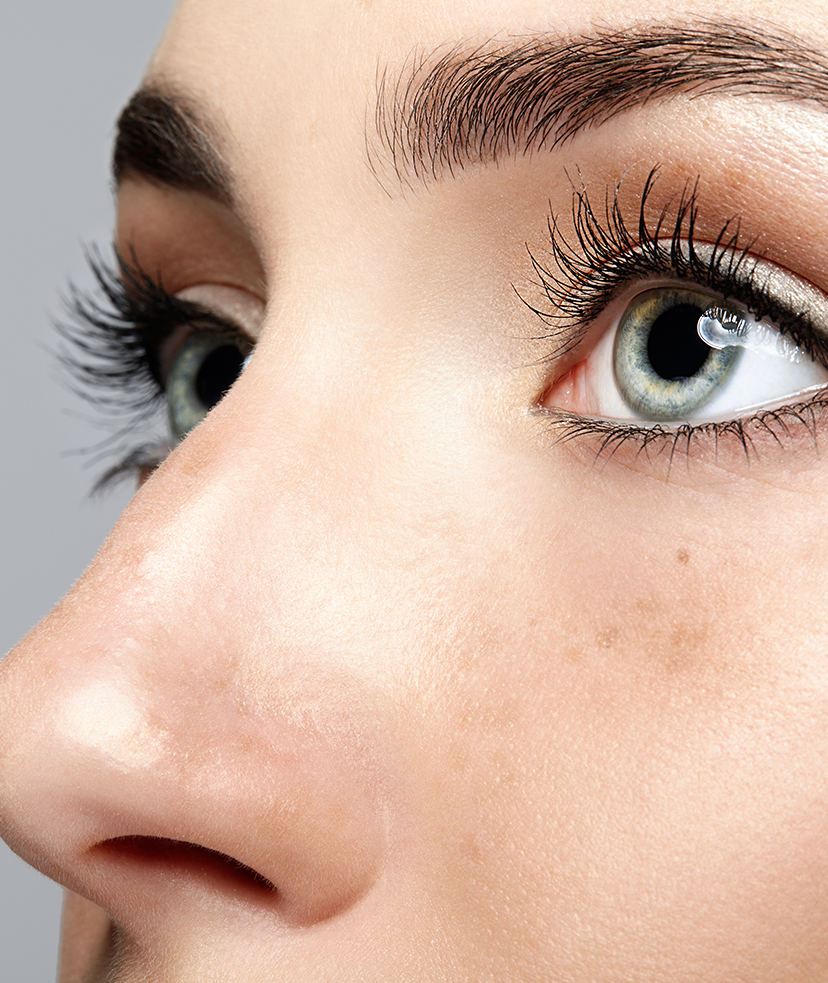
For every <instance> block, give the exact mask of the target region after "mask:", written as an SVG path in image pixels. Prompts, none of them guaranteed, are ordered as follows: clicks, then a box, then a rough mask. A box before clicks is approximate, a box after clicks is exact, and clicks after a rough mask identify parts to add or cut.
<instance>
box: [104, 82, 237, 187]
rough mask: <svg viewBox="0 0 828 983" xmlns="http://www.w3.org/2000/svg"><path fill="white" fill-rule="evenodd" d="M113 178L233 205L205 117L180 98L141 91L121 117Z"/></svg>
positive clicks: (146, 89)
mask: <svg viewBox="0 0 828 983" xmlns="http://www.w3.org/2000/svg"><path fill="white" fill-rule="evenodd" d="M112 173H113V177H114V179H115V184H116V186H117V185H118V184H120V183H121V181H122V180H123V179H124V178H125V177H127V176H128V175H130V174H139V175H141V176H142V177H144V178H146V179H148V180H150V181H154V182H157V183H161V184H165V185H168V186H170V187H174V188H182V189H184V190H187V191H199V192H201V193H202V194H205V195H207V196H208V197H210V198H214V199H216V200H218V201H221V202H224V203H229V202H230V201H231V199H232V188H231V182H230V179H229V176H228V174H227V171H226V169H225V166H224V164H223V162H222V159H221V155H220V153H219V151H218V149H217V141H216V140H215V138H214V137H213V135H212V133H211V129H210V127H209V125H208V123H207V120H206V117H205V116H202V115H201V114H200V113H198V112H197V110H196V109H194V108H193V107H192V106H191V105H190V104H189V103H188V102H187V100H185V99H184V98H182V97H181V96H180V95H174V94H173V93H172V92H167V91H162V90H161V89H160V88H159V87H158V86H156V85H150V86H145V87H142V88H140V89H139V90H138V91H137V92H136V93H135V95H133V96H132V98H131V99H130V100H129V102H128V103H127V104H126V106H125V107H124V109H123V110H122V112H121V115H120V116H119V117H118V123H117V131H116V137H115V147H114V150H113V153H112Z"/></svg>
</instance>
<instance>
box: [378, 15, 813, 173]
mask: <svg viewBox="0 0 828 983" xmlns="http://www.w3.org/2000/svg"><path fill="white" fill-rule="evenodd" d="M722 91H725V92H731V93H738V94H743V95H744V94H750V95H755V94H758V95H763V96H767V97H771V98H779V99H782V100H786V101H790V102H803V101H804V102H809V103H813V104H816V105H817V106H819V107H820V108H822V109H826V108H828V61H826V59H825V57H824V56H823V55H821V54H820V53H819V52H818V51H815V50H812V49H810V48H808V47H807V46H806V45H805V44H804V43H803V42H802V41H801V40H799V39H797V38H795V37H794V36H792V35H787V34H784V33H782V32H774V33H772V34H771V33H766V32H763V31H761V30H759V29H756V28H746V27H743V26H739V25H735V24H728V23H724V24H713V23H707V22H697V23H693V24H690V25H688V26H686V27H682V26H678V27H675V26H673V27H662V26H648V27H637V28H631V29H626V30H623V31H604V32H597V33H594V34H589V35H587V34H584V35H581V36H577V37H568V38H567V37H555V36H533V37H530V38H518V39H515V40H510V41H508V42H489V43H488V44H486V45H482V46H478V47H476V48H469V47H468V46H459V47H455V48H452V49H451V50H449V51H448V52H447V53H444V54H442V55H432V56H429V57H420V58H416V57H415V58H413V59H411V60H410V61H409V63H408V64H407V65H406V66H405V67H404V69H403V71H402V72H400V73H399V74H397V75H396V76H394V77H392V76H391V73H390V72H389V71H388V70H387V69H386V70H385V71H384V72H382V73H381V74H380V76H379V78H378V97H377V104H376V111H375V124H376V131H377V134H378V136H379V148H380V152H379V154H377V152H376V151H375V150H374V149H373V146H372V141H371V140H370V139H369V140H368V141H367V144H368V151H369V159H370V163H371V166H372V169H373V170H374V173H375V174H376V175H377V176H378V177H380V174H379V171H380V167H379V166H378V165H379V164H380V158H385V162H386V163H388V162H390V165H391V167H392V168H393V170H394V171H395V172H396V175H397V177H398V178H399V179H400V181H401V182H403V183H410V178H411V176H412V175H413V176H414V177H415V178H417V179H419V180H420V181H428V180H431V179H437V178H439V177H440V176H441V174H443V173H444V172H446V171H447V172H449V174H453V173H454V172H455V171H456V170H459V169H463V168H464V167H465V166H467V165H469V164H474V163H487V162H495V161H496V160H497V159H498V158H499V157H501V156H502V155H504V154H517V153H529V152H531V151H533V150H537V149H541V148H550V147H558V146H560V145H561V144H564V143H565V142H567V141H569V140H571V139H572V138H573V137H574V136H575V135H576V134H577V133H579V132H581V131H582V130H585V129H587V128H589V127H594V126H597V125H599V124H601V123H604V122H606V121H607V120H610V119H612V118H613V117H615V116H618V115H619V114H620V113H624V112H627V111H629V110H631V109H633V108H635V107H639V106H643V105H646V104H647V103H649V102H651V101H652V100H654V99H665V98H669V97H671V96H674V95H676V94H678V93H686V94H689V95H690V96H691V97H692V96H700V95H703V94H706V93H709V92H722Z"/></svg>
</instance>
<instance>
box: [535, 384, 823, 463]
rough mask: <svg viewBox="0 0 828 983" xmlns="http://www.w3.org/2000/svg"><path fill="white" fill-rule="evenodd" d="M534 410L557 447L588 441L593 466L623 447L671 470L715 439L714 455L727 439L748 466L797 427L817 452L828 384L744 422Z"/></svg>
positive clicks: (783, 442) (786, 440)
mask: <svg viewBox="0 0 828 983" xmlns="http://www.w3.org/2000/svg"><path fill="white" fill-rule="evenodd" d="M535 413H536V414H538V415H539V416H541V417H543V418H545V419H546V420H547V421H548V428H549V432H550V434H551V436H552V443H553V445H555V444H566V443H568V442H570V441H576V440H577V441H580V442H586V443H587V444H588V445H589V446H590V447H591V448H592V449H593V454H594V456H593V463H595V464H600V463H605V462H608V461H609V460H611V459H612V458H613V457H615V456H616V455H617V454H619V453H620V452H621V451H622V450H623V451H624V452H627V451H632V453H633V456H634V457H635V458H639V457H645V458H646V459H647V461H649V462H652V461H654V460H660V461H662V462H666V465H667V471H668V474H669V471H670V470H671V469H672V467H673V466H674V464H675V462H676V460H677V459H681V458H684V461H685V464H686V465H688V464H689V462H690V450H691V446H695V445H696V444H698V443H699V442H700V441H707V442H708V443H712V446H713V450H714V453H716V454H718V452H719V450H720V449H721V446H722V445H723V443H724V442H725V441H727V442H728V443H729V444H730V445H732V446H735V447H736V448H737V449H738V450H739V451H741V452H742V453H743V454H744V457H745V460H746V461H747V463H748V464H749V463H750V462H751V461H752V460H754V459H758V458H759V457H761V456H762V454H763V453H764V446H760V445H764V444H767V443H768V442H771V444H772V446H774V447H780V448H781V447H784V446H785V445H786V444H790V443H792V442H793V441H794V440H796V439H797V436H798V434H797V433H796V432H795V431H799V432H802V431H804V432H805V433H806V434H807V436H808V437H809V439H810V440H811V442H812V443H813V446H814V448H815V449H817V450H818V428H819V426H820V424H822V423H824V422H825V420H826V418H828V387H826V388H825V389H822V390H820V391H819V392H817V393H816V394H815V395H814V396H812V397H811V398H810V399H808V400H806V401H804V402H799V403H792V404H791V405H789V406H781V407H777V408H775V409H767V410H761V411H759V412H758V413H754V414H753V415H752V416H749V417H746V418H745V419H742V420H727V421H722V422H715V421H714V422H709V423H702V424H696V425H692V424H682V425H681V426H679V427H664V426H661V425H654V426H648V427H643V426H639V425H637V424H628V423H619V422H618V421H614V420H600V419H593V418H590V417H583V416H578V415H577V414H574V413H567V412H564V411H560V410H554V409H547V408H543V407H538V408H537V409H536V410H535Z"/></svg>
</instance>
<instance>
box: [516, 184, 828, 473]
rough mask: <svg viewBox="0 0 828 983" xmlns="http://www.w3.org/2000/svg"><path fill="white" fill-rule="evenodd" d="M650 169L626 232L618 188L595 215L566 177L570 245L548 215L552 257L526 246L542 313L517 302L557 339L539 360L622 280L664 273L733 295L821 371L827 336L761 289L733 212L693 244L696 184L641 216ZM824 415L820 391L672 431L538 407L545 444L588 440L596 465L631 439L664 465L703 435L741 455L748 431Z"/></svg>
mask: <svg viewBox="0 0 828 983" xmlns="http://www.w3.org/2000/svg"><path fill="white" fill-rule="evenodd" d="M658 171H659V168H658V167H654V168H653V169H652V170H651V171H650V173H649V174H648V175H647V179H646V181H645V184H644V188H643V191H642V193H641V196H640V205H639V209H638V220H637V223H636V226H635V228H634V230H633V229H631V228H630V227H629V226H628V224H627V222H626V220H625V218H624V215H623V213H622V210H621V205H620V201H619V197H620V190H621V187H620V184H619V185H617V186H616V187H615V189H614V191H613V192H612V193H610V192H609V191H608V193H607V195H606V198H605V201H604V208H603V216H602V218H599V215H598V213H597V212H596V211H595V209H594V207H593V205H592V203H591V201H590V198H589V196H588V194H587V192H586V190H585V189H584V187H583V185H580V186H576V185H575V184H574V183H573V195H572V223H573V228H574V231H575V239H576V240H577V245H573V244H572V243H570V242H569V241H568V240H567V239H566V237H565V236H564V235H563V233H562V232H561V229H560V224H559V222H558V220H557V218H556V217H555V215H554V213H552V214H551V215H550V217H549V220H548V229H549V251H550V256H551V260H552V263H551V264H550V263H542V262H541V261H540V260H539V259H538V258H537V257H536V256H535V255H533V254H532V252H531V250H529V256H530V260H531V263H532V267H533V269H534V272H535V274H536V276H537V277H538V280H539V283H540V286H541V287H542V289H543V291H544V293H545V295H546V297H547V299H548V301H549V303H550V308H549V309H546V310H544V309H542V308H539V307H537V306H534V305H532V304H531V303H529V302H528V301H527V300H526V299H525V298H524V297H521V299H522V300H523V302H524V303H525V304H527V306H528V307H530V309H531V310H532V311H534V312H535V313H536V314H538V315H539V316H540V317H541V319H542V320H543V321H544V322H545V323H546V324H547V325H549V326H550V327H552V329H553V331H552V333H551V336H550V335H546V336H545V338H546V339H547V340H549V339H550V338H551V339H552V340H554V341H556V342H557V344H556V346H555V348H554V349H553V351H552V352H551V354H550V355H548V356H547V358H546V360H547V361H552V360H554V359H557V358H559V357H560V356H561V355H563V354H565V353H566V352H568V351H571V350H572V349H573V348H575V347H577V345H578V344H579V342H580V341H581V339H582V338H583V337H584V335H585V334H586V332H587V330H588V328H589V327H590V326H591V325H592V323H594V321H595V320H596V318H597V317H598V316H599V315H600V314H601V312H602V311H603V310H604V309H605V307H606V306H607V304H608V303H609V302H610V301H611V300H612V298H613V297H614V296H615V295H617V294H618V293H619V292H620V291H621V290H623V289H624V287H625V286H627V285H629V284H630V283H632V282H635V281H638V280H646V279H648V278H652V277H653V276H666V277H670V278H671V279H676V280H683V281H687V282H688V283H691V284H693V285H696V286H701V287H707V288H708V289H710V290H711V291H715V292H716V293H718V294H719V295H720V296H721V297H722V298H723V299H728V298H734V299H737V300H738V301H739V303H740V304H743V305H745V306H746V307H747V309H748V310H749V311H750V312H751V313H752V314H753V315H754V316H755V317H757V318H759V319H761V318H764V317H768V318H770V319H772V320H773V321H774V322H775V324H776V326H777V327H778V328H779V329H780V330H781V331H782V332H783V333H785V334H786V335H788V337H790V338H791V340H792V341H793V342H794V344H796V345H797V346H799V347H800V348H801V349H802V350H803V351H804V352H806V354H807V355H808V356H809V357H811V358H813V359H815V360H817V361H819V362H821V363H822V364H823V365H824V366H826V367H828V339H826V337H825V336H824V334H823V333H821V332H818V331H816V330H815V329H814V326H813V325H812V324H811V322H810V320H809V318H808V317H807V316H803V314H802V313H800V312H797V311H793V310H791V309H790V308H789V307H786V306H784V304H782V303H781V302H780V301H779V300H777V299H776V298H774V297H771V296H770V295H769V294H768V293H767V291H766V290H765V289H764V287H763V284H762V279H761V277H758V276H756V270H757V266H758V264H759V262H760V260H761V258H762V256H761V253H756V252H755V251H754V250H755V248H756V241H755V240H751V241H750V242H748V243H742V242H740V236H741V230H740V222H739V219H738V218H732V219H730V220H728V221H726V222H725V223H724V225H723V226H722V228H721V230H720V231H719V234H718V236H717V237H716V240H715V241H714V242H713V243H712V244H709V245H707V246H706V248H704V249H703V250H700V248H699V246H698V244H697V238H696V229H697V226H698V216H699V181H698V180H696V181H695V182H693V183H688V184H687V185H685V187H684V189H683V191H682V192H681V194H680V196H679V197H678V199H677V200H676V199H675V198H672V199H670V200H668V201H667V203H666V204H665V205H664V206H663V207H662V208H661V210H660V212H658V214H657V217H656V219H655V220H654V221H653V220H652V219H650V220H648V218H647V215H648V211H649V208H648V205H649V200H650V198H651V196H652V194H653V189H654V186H655V183H656V180H657V178H658ZM826 412H828V395H826V392H825V391H824V390H823V391H821V392H819V393H817V394H816V395H815V396H813V397H812V398H811V399H810V400H808V401H805V402H799V403H796V404H794V405H790V406H785V407H781V408H779V409H769V410H763V411H760V412H758V413H756V414H754V415H753V416H752V417H750V418H749V419H746V420H734V421H724V422H709V423H704V424H700V425H691V424H682V425H680V426H678V427H672V428H671V427H664V426H652V425H650V426H641V425H638V424H636V423H634V422H630V423H627V422H621V421H608V420H600V419H591V418H589V417H582V416H579V415H577V414H572V413H568V412H564V411H554V410H549V411H546V410H545V411H544V415H547V416H548V417H549V418H550V420H551V421H552V423H553V425H554V426H555V430H556V437H555V442H556V443H557V442H566V441H569V440H574V439H577V438H578V437H583V436H589V437H590V438H592V439H594V441H595V445H596V454H595V458H596V461H597V460H600V459H604V460H606V459H607V458H609V457H612V455H613V454H615V453H616V451H617V450H618V449H619V448H620V447H621V446H622V445H624V444H627V443H629V442H632V443H633V444H634V445H636V446H637V448H638V454H640V455H644V456H646V457H648V458H650V457H653V456H662V455H663V456H665V457H666V459H667V462H668V473H669V469H670V468H671V467H672V465H673V461H674V459H675V457H676V455H677V454H679V455H682V456H685V457H686V459H687V460H688V461H689V458H690V447H691V444H692V443H693V442H694V441H695V440H697V439H699V438H701V437H708V438H711V439H712V440H713V442H714V444H715V446H716V447H717V448H718V445H719V442H720V441H721V440H722V439H724V438H732V439H734V440H736V442H737V444H738V445H739V446H740V447H741V448H742V449H743V450H744V453H745V456H746V457H747V458H748V459H750V457H751V454H752V453H753V452H754V450H755V446H754V445H755V440H754V437H755V436H760V435H764V436H767V437H769V438H771V439H772V440H774V441H775V442H776V443H778V444H780V445H781V444H782V442H783V441H784V440H785V439H786V438H789V437H790V430H791V428H792V427H804V428H805V430H806V431H807V432H808V433H809V434H810V436H811V438H812V439H813V441H814V442H816V433H817V429H816V425H817V415H819V417H820V418H822V417H823V416H824V415H825V414H826Z"/></svg>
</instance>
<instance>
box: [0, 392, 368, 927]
mask: <svg viewBox="0 0 828 983" xmlns="http://www.w3.org/2000/svg"><path fill="white" fill-rule="evenodd" d="M236 402H237V403H240V402H241V401H239V400H237V401H236ZM254 402H255V400H254ZM237 410H238V405H236V406H234V403H233V400H228V401H227V406H225V405H224V404H222V406H220V407H218V408H217V411H216V412H215V416H214V417H212V418H210V419H208V421H207V422H206V423H205V425H204V426H203V428H201V429H200V430H198V431H196V432H194V433H193V434H192V435H191V437H190V438H188V440H187V441H186V442H185V443H184V444H183V445H182V447H181V448H180V449H179V450H178V452H177V453H176V454H175V455H173V457H172V458H171V459H170V460H169V461H168V462H167V463H166V464H165V466H164V467H163V468H162V471H161V472H160V473H159V474H158V475H156V476H155V477H154V478H153V479H152V480H151V481H150V482H149V483H148V484H147V485H146V486H145V487H144V488H143V489H142V490H141V492H139V494H138V496H136V499H135V500H134V501H133V503H132V505H131V506H130V507H129V508H128V509H127V511H126V513H125V515H124V516H123V517H122V519H121V521H120V522H119V524H118V525H117V526H116V528H115V530H114V531H113V534H112V535H111V536H110V538H109V540H108V541H107V543H106V544H105V546H104V548H103V549H102V551H101V553H100V555H99V557H98V558H97V560H96V561H95V563H94V564H93V566H92V567H91V568H90V570H89V571H88V572H87V574H86V575H85V576H84V578H82V580H81V581H80V582H79V584H78V585H77V586H76V588H75V589H74V590H73V591H72V592H71V593H70V594H69V595H68V596H67V598H66V599H65V600H64V602H62V604H61V605H60V606H59V607H58V608H57V609H56V611H55V612H53V614H52V615H51V616H50V618H49V619H47V621H46V622H45V623H44V624H43V625H41V626H40V627H39V628H38V629H37V630H36V631H35V632H34V633H33V634H32V635H31V636H30V637H29V638H28V639H27V640H25V641H24V642H23V643H22V644H21V646H19V647H18V649H17V650H15V652H14V653H12V655H10V656H9V657H8V659H7V661H6V664H5V665H4V666H3V668H2V675H0V713H2V720H3V726H2V729H3V733H4V735H5V737H4V742H3V750H2V757H1V758H0V770H1V772H2V779H1V781H2V785H0V788H2V797H0V798H2V801H1V802H0V831H2V832H3V835H4V836H5V837H6V838H7V839H8V840H9V842H10V843H11V844H12V846H13V847H14V848H15V849H16V850H17V851H18V852H19V853H20V854H21V855H22V856H23V857H24V858H25V859H27V860H29V861H30V862H32V863H34V864H35V865H36V866H39V867H41V869H43V870H44V871H45V872H46V873H47V874H49V875H50V876H52V877H55V878H56V879H58V880H60V881H62V882H63V883H65V884H67V885H68V886H69V887H71V888H72V889H73V890H75V891H77V892H78V893H80V894H83V895H84V896H86V897H89V898H90V899H91V900H93V901H95V902H96V903H97V904H99V905H101V906H102V907H103V908H105V909H106V910H108V911H109V912H110V913H111V914H112V915H113V917H115V918H116V920H117V921H119V922H120V923H122V924H125V925H127V926H130V925H132V926H133V927H135V926H139V927H140V926H141V925H143V926H144V928H145V929H147V930H153V926H154V928H155V929H157V928H158V925H159V924H160V923H159V919H160V918H161V915H162V913H163V912H166V913H167V915H168V917H169V918H170V919H171V920H172V921H174V920H175V918H177V917H179V916H180V914H181V912H182V911H184V910H187V911H189V910H191V909H192V907H193V904H195V903H196V902H195V901H194V900H193V899H200V900H199V904H198V906H199V910H203V911H204V912H209V911H213V912H216V911H221V910H222V907H223V906H224V907H227V906H233V905H235V906H238V904H239V903H240V902H244V903H245V904H248V905H250V904H253V905H254V906H258V907H264V908H267V909H268V910H271V911H272V912H273V913H274V914H275V915H276V916H278V917H279V918H281V919H284V920H285V921H287V922H289V923H297V924H310V923H313V922H316V921H319V920H321V919H325V918H328V917H330V916H331V915H333V914H335V913H337V912H339V911H342V910H343V909H344V908H347V907H348V906H349V905H351V904H353V903H354V902H355V901H356V900H357V899H358V898H359V897H361V896H362V895H363V894H364V892H365V891H366V890H368V888H369V887H370V885H371V884H372V883H373V881H374V879H375V878H376V876H377V874H378V871H379V869H380V867H381V862H382V856H383V852H384V841H383V829H382V823H381V818H380V817H381V811H382V807H381V802H380V793H379V789H380V788H381V786H382V784H383V782H382V770H383V764H382V761H381V760H380V758H381V756H380V755H378V748H379V747H380V746H381V744H382V740H381V737H379V735H378V729H377V728H378V722H377V717H376V714H375V713H374V709H373V707H372V698H371V694H370V690H369V689H368V688H367V687H366V685H365V683H364V681H363V680H362V679H360V678H358V676H356V675H355V674H354V673H353V672H351V671H350V670H349V669H348V668H347V667H345V666H343V665H342V664H337V662H336V659H335V658H332V656H331V647H332V646H331V641H330V639H329V640H328V643H327V644H325V643H322V642H320V640H319V639H317V644H316V646H315V647H314V645H313V644H312V635H313V629H312V626H308V627H307V628H306V630H305V633H304V635H303V636H302V637H298V638H290V637H289V635H288V633H287V632H286V631H285V630H284V628H283V626H282V625H280V623H279V622H280V617H279V614H280V611H282V612H284V616H285V620H290V619H288V616H287V612H288V609H289V607H290V604H291V598H292V597H295V596H296V590H295V585H294V584H292V574H291V570H290V569H288V567H289V566H290V563H289V562H286V563H283V562H280V560H287V559H288V558H290V557H297V556H301V555H302V554H303V552H304V553H307V552H308V551H310V552H313V548H314V544H313V542H311V541H309V540H312V539H313V533H312V530H313V529H314V528H315V527H316V523H315V520H313V519H312V517H311V514H310V513H311V512H313V511H314V510H315V509H316V507H317V504H318V503H317V501H314V502H313V503H306V507H303V506H302V504H301V499H302V494H301V493H299V492H296V489H295V488H294V489H293V490H291V489H290V488H289V487H288V486H289V484H290V481H289V480H287V479H286V477H285V474H284V473H283V474H278V473H276V474H275V475H273V476H272V477H271V475H270V474H267V472H266V470H265V469H266V468H267V467H268V464H267V461H270V462H271V463H272V458H270V456H269V455H268V454H265V453H263V452H261V453H260V451H261V444H260V442H259V441H260V439H261V435H260V434H259V435H258V436H257V435H256V434H250V433H248V434H246V435H245V436H244V437H243V438H240V437H238V430H237V426H238V416H237ZM245 412H246V413H247V412H249V407H248V408H246V409H245ZM234 436H235V437H236V440H235V441H234V439H233V438H234ZM298 439H299V438H297V440H298ZM282 443H283V444H284V443H285V442H284V441H282ZM282 450H283V451H284V453H285V454H287V449H286V448H284V447H283V448H282ZM292 453H295V455H296V457H297V458H298V456H299V453H300V452H299V449H298V448H297V447H294V448H293V450H292ZM283 460H285V458H284V457H283ZM294 465H295V461H294ZM251 469H253V470H254V471H257V470H258V474H257V477H258V479H259V480H258V481H254V482H250V481H249V480H248V479H249V477H250V473H251ZM271 473H272V472H271ZM263 474H265V475H266V480H265V482H264V483H265V484H266V485H268V486H269V492H268V491H264V492H263V491H262V489H261V487H260V486H261V485H262V483H263V481H262V479H263ZM297 474H298V477H297V475H294V478H296V481H297V482H298V484H299V485H304V486H305V488H306V489H307V487H310V486H311V485H312V484H313V482H312V479H311V477H310V476H309V474H308V472H307V471H305V473H304V474H301V473H297ZM300 479H301V480H300ZM246 488H253V489H255V490H254V491H251V492H250V493H249V494H248V496H247V498H245V489H246ZM298 525H301V526H302V528H301V529H297V526H298ZM297 540H301V542H299V541H297ZM280 546H281V549H282V555H281V558H280ZM307 568H308V564H307V562H306V563H305V565H304V568H303V570H301V571H299V576H300V578H303V577H305V576H306V575H307ZM326 569H328V570H329V571H330V567H329V566H326ZM300 620H301V618H299V617H297V616H296V613H295V612H294V617H293V619H292V622H293V624H297V623H299V622H300ZM208 895H209V896H210V898H212V899H213V903H211V904H210V905H202V904H201V901H203V899H204V898H205V897H206V896H208ZM182 899H183V901H182ZM188 899H189V900H188ZM215 899H219V902H220V903H219V904H216V903H215ZM148 912H152V913H153V914H152V915H151V916H150V915H148ZM149 917H151V918H152V919H154V923H153V926H148V925H147V924H146V921H147V918H149ZM205 917H206V915H205ZM170 924H172V922H171V923H170ZM136 930H137V929H136Z"/></svg>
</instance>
